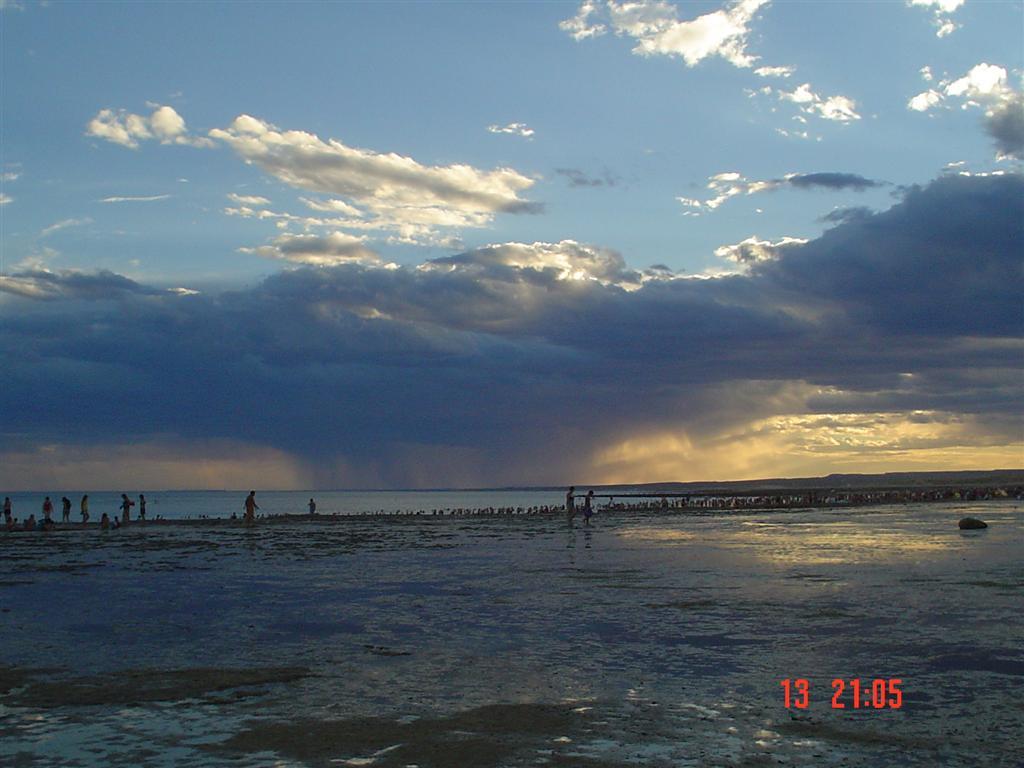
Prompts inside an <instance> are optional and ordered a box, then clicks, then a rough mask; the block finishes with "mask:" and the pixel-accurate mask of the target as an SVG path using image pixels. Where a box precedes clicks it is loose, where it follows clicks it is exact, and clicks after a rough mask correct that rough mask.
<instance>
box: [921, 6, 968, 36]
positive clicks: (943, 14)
mask: <svg viewBox="0 0 1024 768" xmlns="http://www.w3.org/2000/svg"><path fill="white" fill-rule="evenodd" d="M963 4H964V0H910V1H909V5H911V6H920V7H924V8H931V9H932V11H933V13H934V22H935V26H936V28H937V29H936V31H935V34H936V36H938V37H946V35H949V34H952V33H953V32H955V31H956V30H957V29H959V27H958V26H957V25H956V24H955V23H954V22H953V20H952V19H951V18H950V15H951V14H952V13H953V12H955V11H956V10H957V9H958V8H960V6H962V5H963Z"/></svg>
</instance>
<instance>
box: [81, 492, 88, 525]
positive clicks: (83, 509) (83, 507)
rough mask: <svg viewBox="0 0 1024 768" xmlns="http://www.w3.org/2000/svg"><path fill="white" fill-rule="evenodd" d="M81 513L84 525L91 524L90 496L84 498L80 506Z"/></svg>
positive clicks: (86, 495)
mask: <svg viewBox="0 0 1024 768" xmlns="http://www.w3.org/2000/svg"><path fill="white" fill-rule="evenodd" d="M78 509H79V511H80V512H81V513H82V525H85V524H86V523H88V522H89V494H88V493H87V494H85V495H84V496H83V497H82V503H81V504H79V505H78Z"/></svg>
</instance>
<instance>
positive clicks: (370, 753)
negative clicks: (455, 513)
mask: <svg viewBox="0 0 1024 768" xmlns="http://www.w3.org/2000/svg"><path fill="white" fill-rule="evenodd" d="M154 495H155V494H154ZM553 495H554V494H553ZM268 496H269V494H268ZM300 497H301V494H300ZM560 500H561V499H560V498H558V497H555V498H553V499H552V500H551V501H550V502H547V503H555V504H557V503H559V502H560ZM239 503H240V501H239ZM517 505H518V504H517ZM523 505H525V502H523ZM967 515H971V516H975V517H980V518H982V519H985V520H987V521H988V522H989V523H990V527H989V528H988V529H987V530H984V531H969V532H968V531H960V530H959V529H958V528H957V525H956V521H957V520H958V519H959V518H960V517H963V516H967ZM0 555H2V563H3V583H2V587H0V646H2V648H3V657H2V660H0V764H3V765H8V764H10V765H27V766H94V765H95V766H100V765H102V766H122V765H123V766H129V765H131V766H136V765H138V766H170V765H181V766H221V765H225V766H226V765H246V766H250V765H252V766H268V767H269V766H338V765H343V766H384V767H386V768H390V767H391V766H411V765H416V766H421V767H423V768H425V767H426V766H468V767H473V768H486V767H487V766H495V767H498V766H536V765H551V766H578V767H579V768H582V767H583V766H589V767H590V768H595V767H597V768H608V767H609V766H626V765H644V766H659V767H660V766H666V767H667V766H736V767H737V768H738V767H739V766H768V765H793V766H847V767H850V766H878V765H901V766H935V765H943V766H964V768H968V767H970V768H975V767H977V766H982V767H984V766H1014V767H1016V766H1019V765H1020V764H1021V763H1020V757H1019V740H1020V738H1019V737H1020V735H1021V734H1022V733H1024V708H1022V707H1021V702H1022V701H1024V643H1022V642H1021V638H1024V617H1022V612H1021V610H1020V608H1021V605H1022V604H1024V601H1022V597H1024V509H1022V506H1021V504H1020V502H1016V501H1009V500H1007V501H993V502H979V503H970V504H967V503H964V504H948V505H891V506H879V507H861V508H856V509H846V510H823V509H822V510H803V511H792V512H747V513H733V514H728V515H665V514H640V513H605V514H598V515H597V516H596V518H595V520H594V524H593V525H592V526H590V527H584V526H582V525H580V523H579V521H578V520H577V522H576V524H575V525H573V526H569V525H567V523H566V520H565V519H564V516H562V515H553V516H550V517H492V518H487V517H481V518H433V517H426V518H421V517H393V518H377V519H351V520H340V521H335V522H328V521H296V522H293V523H290V524H285V525H268V526H260V525H257V526H255V527H253V528H250V529H246V528H244V527H242V526H224V525H209V526H205V525H202V524H199V525H190V526H167V527H156V526H154V527H136V528H131V527H129V528H127V529H122V530H120V531H109V532H105V533H102V532H100V531H96V530H91V531H86V530H79V529H74V530H67V531H58V532H56V533H53V534H49V535H44V534H42V533H38V534H15V535H7V534H0ZM797 678H799V679H806V680H807V681H808V685H809V696H808V706H807V708H806V709H800V708H797V707H790V708H787V707H786V706H785V704H784V700H783V695H784V692H783V688H782V686H781V684H780V683H781V681H782V680H786V679H790V680H794V679H797ZM834 679H842V680H846V681H849V680H851V679H859V680H861V681H862V683H863V685H864V686H865V689H866V690H870V686H871V682H872V681H874V680H882V681H885V683H884V684H885V685H891V684H893V683H892V681H894V680H899V681H900V682H899V683H897V684H896V685H897V686H898V687H899V688H900V691H901V693H902V702H901V706H900V707H898V708H894V707H892V706H889V703H887V702H885V703H884V705H883V706H882V707H878V708H876V707H875V706H874V702H867V703H862V706H859V707H856V708H855V707H853V705H852V701H851V700H850V698H849V695H848V693H847V694H844V696H843V697H841V698H840V700H839V703H845V706H844V708H842V709H838V708H833V706H832V696H833V690H834V689H833V687H832V681H833V680H834ZM849 687H850V684H847V688H849Z"/></svg>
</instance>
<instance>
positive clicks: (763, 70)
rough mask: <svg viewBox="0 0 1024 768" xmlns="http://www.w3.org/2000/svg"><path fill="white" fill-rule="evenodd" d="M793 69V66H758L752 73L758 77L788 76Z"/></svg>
mask: <svg viewBox="0 0 1024 768" xmlns="http://www.w3.org/2000/svg"><path fill="white" fill-rule="evenodd" d="M795 71H796V70H795V68H793V67H758V68H757V69H755V70H754V74H755V75H758V76H759V77H789V76H791V75H792V74H793V72H795Z"/></svg>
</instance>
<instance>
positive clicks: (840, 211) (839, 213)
mask: <svg viewBox="0 0 1024 768" xmlns="http://www.w3.org/2000/svg"><path fill="white" fill-rule="evenodd" d="M871 213H872V211H871V209H870V208H868V207H866V206H863V205H855V206H852V207H849V208H836V209H835V210H833V211H829V212H828V213H826V214H825V215H824V216H821V217H819V219H818V221H821V222H824V223H826V224H842V223H844V222H851V221H857V220H859V219H865V218H867V217H868V216H870V215H871Z"/></svg>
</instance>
